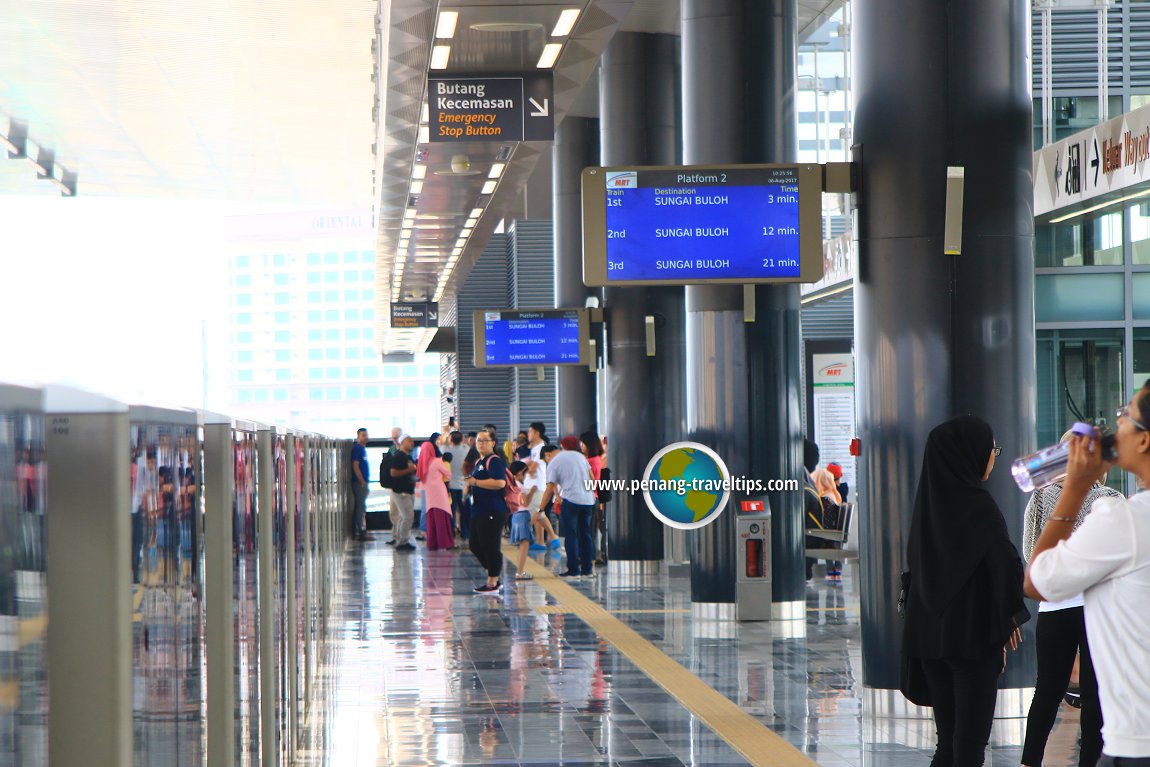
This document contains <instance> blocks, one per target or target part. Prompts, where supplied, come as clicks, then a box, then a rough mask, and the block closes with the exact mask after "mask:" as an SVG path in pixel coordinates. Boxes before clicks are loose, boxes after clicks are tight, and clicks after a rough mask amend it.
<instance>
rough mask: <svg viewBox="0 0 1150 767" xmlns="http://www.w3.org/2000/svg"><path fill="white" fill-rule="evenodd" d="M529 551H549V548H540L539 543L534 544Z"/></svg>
mask: <svg viewBox="0 0 1150 767" xmlns="http://www.w3.org/2000/svg"><path fill="white" fill-rule="evenodd" d="M527 550H528V551H547V547H546V546H540V545H539V544H538V543H533V544H531V546H530V547H529V548H528V549H527Z"/></svg>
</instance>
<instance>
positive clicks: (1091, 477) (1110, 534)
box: [1026, 387, 1150, 767]
mask: <svg viewBox="0 0 1150 767" xmlns="http://www.w3.org/2000/svg"><path fill="white" fill-rule="evenodd" d="M1143 407H1144V408H1145V410H1143ZM1147 423H1150V388H1147V387H1143V388H1142V389H1141V390H1140V391H1139V392H1138V393H1137V394H1136V395H1135V396H1134V398H1133V399H1132V400H1131V402H1130V404H1129V405H1128V406H1127V407H1126V408H1123V409H1122V410H1119V411H1118V430H1117V432H1116V448H1117V453H1118V457H1117V465H1118V466H1121V467H1122V468H1123V469H1125V470H1127V471H1130V472H1133V473H1135V474H1137V475H1138V478H1139V481H1140V484H1141V485H1142V486H1143V487H1148V486H1150V431H1147V427H1146V424H1147ZM1110 467H1111V464H1109V463H1106V462H1104V461H1103V460H1102V455H1101V449H1100V448H1099V446H1098V441H1097V440H1096V439H1089V438H1085V437H1078V436H1075V437H1072V438H1071V441H1070V462H1069V465H1068V472H1067V475H1066V480H1065V482H1064V483H1063V488H1062V495H1061V497H1060V498H1059V500H1058V504H1057V506H1055V509H1054V512H1053V513H1052V514H1051V516H1050V517H1049V518H1048V520H1047V523H1046V526H1045V527H1044V528H1043V530H1042V534H1041V536H1039V539H1038V542H1037V543H1036V544H1035V546H1034V555H1033V556H1032V558H1031V561H1030V566H1029V568H1028V569H1027V573H1026V593H1027V595H1028V596H1031V597H1034V598H1035V599H1041V600H1045V601H1059V600H1064V599H1069V598H1070V597H1073V596H1074V595H1075V594H1077V593H1080V592H1083V598H1084V600H1085V603H1086V605H1085V613H1086V632H1087V634H1088V635H1089V637H1090V654H1091V657H1092V660H1093V661H1094V670H1095V673H1096V674H1097V677H1098V694H1099V698H1100V699H1101V701H1102V719H1103V726H1102V739H1103V748H1102V758H1101V759H1100V760H1099V762H1098V764H1099V765H1100V767H1107V766H1110V767H1113V766H1114V765H1116V764H1118V762H1116V760H1121V765H1122V767H1150V493H1148V492H1142V493H1139V494H1137V495H1135V496H1133V497H1132V498H1130V499H1129V500H1126V499H1119V498H1103V499H1101V500H1099V501H1096V502H1095V504H1094V507H1093V511H1092V512H1091V514H1090V516H1088V517H1087V518H1086V521H1085V522H1083V523H1082V525H1081V526H1080V527H1079V528H1078V530H1077V531H1074V522H1075V521H1076V519H1077V510H1078V508H1079V507H1080V506H1081V504H1082V502H1083V500H1084V499H1085V498H1086V495H1087V494H1088V493H1089V492H1090V488H1091V485H1092V484H1093V482H1094V481H1095V480H1096V479H1098V478H1099V477H1100V476H1103V475H1104V474H1105V472H1106V471H1107V470H1108V469H1109V468H1110ZM1072 532H1073V534H1071V533H1072Z"/></svg>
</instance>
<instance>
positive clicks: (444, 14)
mask: <svg viewBox="0 0 1150 767" xmlns="http://www.w3.org/2000/svg"><path fill="white" fill-rule="evenodd" d="M560 18H561V19H562V16H560ZM458 22H459V11H440V12H439V19H438V20H437V21H436V23H435V37H436V39H438V40H450V39H451V38H453V37H455V25H456V24H457V23H458Z"/></svg>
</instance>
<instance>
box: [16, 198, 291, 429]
mask: <svg viewBox="0 0 1150 767" xmlns="http://www.w3.org/2000/svg"><path fill="white" fill-rule="evenodd" d="M292 209H293V208H290V207H287V206H284V205H279V206H269V205H263V206H260V205H254V204H251V203H226V202H204V201H187V200H131V199H110V198H85V197H83V196H82V195H81V196H78V197H75V198H64V197H43V196H37V197H20V196H0V381H5V382H9V383H26V384H44V383H64V384H70V385H74V386H77V387H79V388H83V389H88V390H92V391H97V392H101V393H104V394H108V395H110V396H113V397H115V398H117V399H121V400H125V401H129V402H137V403H141V402H148V403H153V404H167V405H179V406H184V407H206V408H207V409H211V410H217V411H222V410H225V409H226V408H227V402H228V400H227V389H226V385H227V370H226V365H227V348H226V339H227V335H226V333H227V331H226V324H225V319H226V318H225V312H226V307H227V276H226V263H227V262H226V259H227V248H226V242H225V234H224V220H225V218H226V217H227V216H230V215H246V214H252V213H268V212H277V211H286V210H292ZM295 209H298V208H295ZM205 323H206V324H205ZM205 336H206V338H207V344H206V346H207V348H208V353H207V355H206V359H207V363H208V364H207V384H206V385H205V365H204V361H205V354H204V348H205V343H204V341H205ZM205 390H206V394H207V396H206V397H205Z"/></svg>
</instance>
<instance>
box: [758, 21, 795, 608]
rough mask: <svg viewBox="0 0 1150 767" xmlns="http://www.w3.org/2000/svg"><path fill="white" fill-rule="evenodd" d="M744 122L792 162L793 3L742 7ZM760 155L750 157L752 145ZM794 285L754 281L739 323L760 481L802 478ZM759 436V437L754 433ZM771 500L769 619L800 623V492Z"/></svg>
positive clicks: (762, 147) (778, 157)
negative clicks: (749, 311) (746, 320)
mask: <svg viewBox="0 0 1150 767" xmlns="http://www.w3.org/2000/svg"><path fill="white" fill-rule="evenodd" d="M748 15H749V18H750V24H748V29H750V30H751V34H752V35H753V36H754V37H756V38H757V40H756V42H757V44H756V43H751V44H748V45H747V57H748V64H747V69H748V70H750V71H755V72H761V73H762V76H761V77H760V78H759V79H757V80H753V81H751V82H749V83H748V88H749V89H751V93H750V94H749V97H748V99H747V101H748V109H749V110H750V120H749V122H750V124H752V125H761V126H762V128H761V133H759V134H758V137H755V138H752V139H751V141H752V142H757V146H755V145H753V146H752V147H749V149H748V152H749V154H750V155H751V157H753V158H754V159H753V160H750V161H758V162H795V161H796V160H798V136H797V122H796V119H795V89H796V79H795V16H796V9H795V3H794V0H773V2H768V3H750V4H749V5H748ZM756 149H757V150H758V152H759V153H760V154H758V155H756V154H755V150H756ZM799 297H800V289H799V286H798V285H760V286H759V287H758V288H756V290H755V308H756V315H757V318H756V320H755V322H754V323H752V324H750V325H749V326H748V327H747V336H748V337H747V344H748V347H747V366H748V368H749V372H750V376H751V380H750V391H751V401H750V414H751V423H752V424H754V428H755V430H756V431H755V434H756V439H755V440H754V442H753V443H752V445H751V474H752V476H755V477H758V478H761V479H788V478H792V479H798V478H800V477H802V476H803V448H802V443H803V419H802V383H801V380H802V379H801V370H802V367H801V366H802V362H803V356H802V348H803V347H802V329H801V315H800V303H799ZM760 436H761V437H762V439H759V438H758V437H760ZM768 495H769V497H770V502H771V601H772V603H773V605H772V611H771V617H772V618H775V619H793V620H806V572H805V566H804V559H805V555H804V552H805V549H804V539H803V530H804V528H805V524H804V517H803V499H802V493H796V492H781V491H780V492H774V493H769V494H768Z"/></svg>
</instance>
